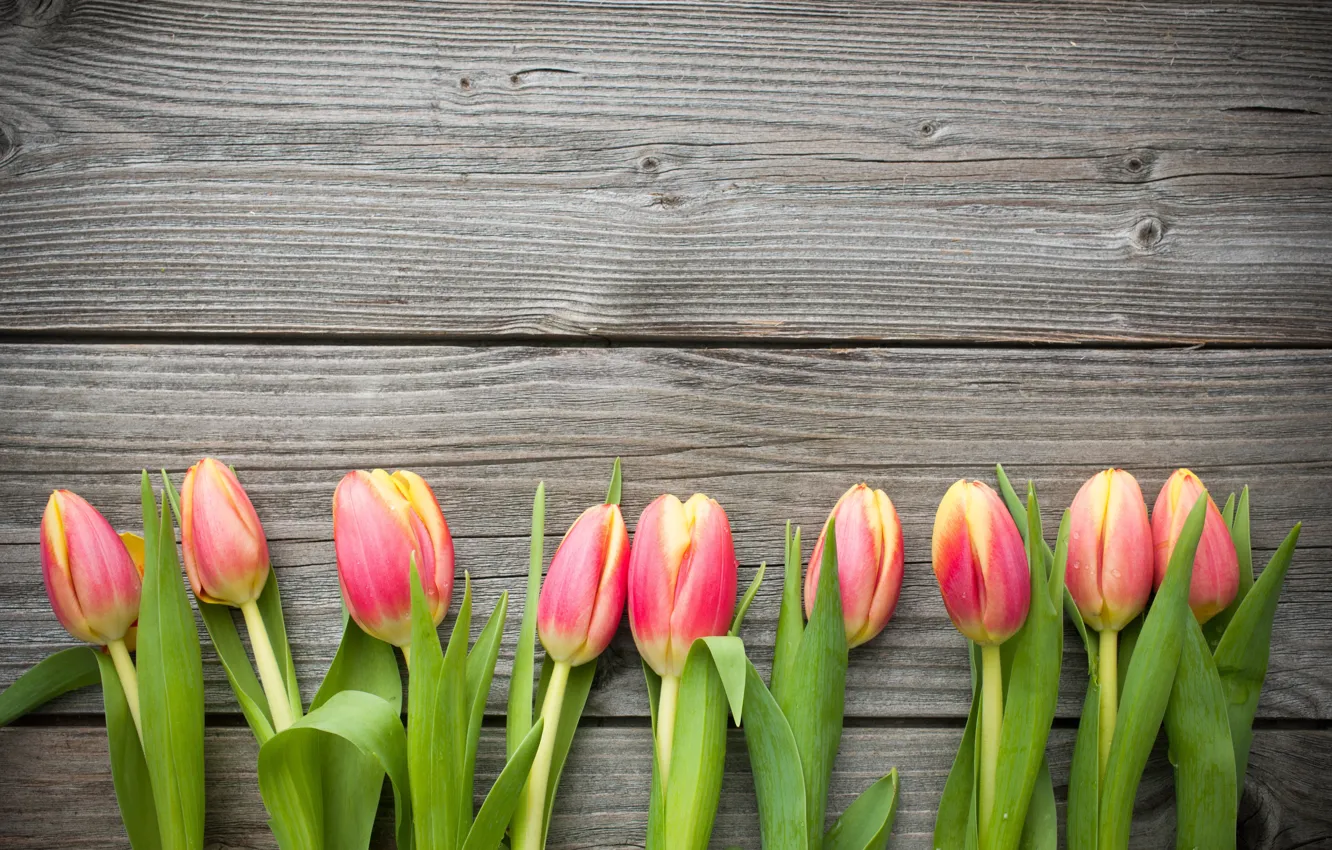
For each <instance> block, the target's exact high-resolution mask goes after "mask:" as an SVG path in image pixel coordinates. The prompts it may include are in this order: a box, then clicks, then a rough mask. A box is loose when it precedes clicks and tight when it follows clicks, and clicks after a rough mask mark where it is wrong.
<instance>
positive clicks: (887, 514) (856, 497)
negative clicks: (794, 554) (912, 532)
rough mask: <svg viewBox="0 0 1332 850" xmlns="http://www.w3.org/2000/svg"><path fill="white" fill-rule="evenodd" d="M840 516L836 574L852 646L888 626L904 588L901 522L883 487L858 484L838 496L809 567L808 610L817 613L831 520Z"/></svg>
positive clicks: (806, 589)
mask: <svg viewBox="0 0 1332 850" xmlns="http://www.w3.org/2000/svg"><path fill="white" fill-rule="evenodd" d="M834 519H835V520H836V521H837V579H838V581H839V582H840V584H841V591H842V617H843V618H844V619H845V621H846V644H847V648H848V649H850V648H854V647H857V646H860V645H861V644H862V643H865V642H866V641H868V640H869V639H870V638H872V637H874V636H875V635H877V634H878V633H879V632H881V631H883V627H884V626H886V625H888V620H889V619H891V618H892V616H893V610H894V609H896V608H897V597H898V595H899V594H900V593H901V592H902V523H901V521H899V520H898V518H897V510H896V509H895V508H894V507H893V503H892V501H891V500H889V498H888V495H887V494H886V493H884V492H883V491H882V490H871V489H870V488H869V487H868V486H867V485H865V484H857V485H856V486H854V487H852V488H851V489H850V490H847V491H846V492H845V493H843V494H842V498H840V499H838V500H837V504H836V505H835V506H834V507H833V509H832V513H830V514H829V515H828V520H827V522H825V523H824V524H823V530H822V531H821V532H819V539H818V542H817V543H815V544H814V551H813V553H812V554H811V555H810V556H809V569H808V570H807V571H806V572H805V616H806V617H809V616H810V615H812V614H813V613H814V598H815V595H816V591H817V589H818V586H819V566H820V565H821V564H822V563H823V542H824V538H825V537H827V535H828V526H829V525H830V524H831V523H832V522H833V520H834Z"/></svg>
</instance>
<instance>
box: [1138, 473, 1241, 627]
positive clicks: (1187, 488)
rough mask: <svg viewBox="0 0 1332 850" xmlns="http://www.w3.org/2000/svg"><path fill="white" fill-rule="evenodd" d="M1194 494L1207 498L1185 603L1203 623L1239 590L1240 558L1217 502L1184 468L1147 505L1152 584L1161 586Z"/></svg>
mask: <svg viewBox="0 0 1332 850" xmlns="http://www.w3.org/2000/svg"><path fill="white" fill-rule="evenodd" d="M1199 496H1206V497H1207V516H1206V518H1205V519H1204V520H1203V532H1202V538H1201V539H1200V540H1199V541H1198V551H1197V554H1196V555H1194V558H1193V582H1192V583H1191V584H1190V585H1189V607H1190V608H1192V609H1193V615H1194V616H1195V617H1197V618H1198V622H1199V623H1206V622H1207V621H1208V620H1210V619H1212V618H1213V617H1215V616H1216V615H1217V614H1219V613H1221V612H1222V611H1224V610H1225V609H1226V607H1227V606H1229V605H1230V603H1231V602H1233V601H1234V599H1235V594H1237V593H1238V592H1239V556H1238V555H1237V554H1236V552H1235V543H1234V541H1232V540H1231V539H1230V530H1229V529H1227V528H1226V521H1225V519H1224V518H1223V517H1222V516H1221V512H1220V511H1219V510H1217V507H1216V502H1213V501H1212V497H1211V496H1210V495H1208V494H1207V491H1206V489H1204V488H1203V484H1202V481H1200V480H1198V476H1196V475H1194V474H1193V473H1192V472H1190V471H1189V470H1187V469H1176V470H1175V471H1174V472H1173V473H1171V475H1170V478H1168V479H1167V480H1166V483H1165V485H1164V486H1162V487H1161V493H1160V495H1158V496H1157V497H1156V505H1155V506H1154V507H1153V508H1152V539H1153V540H1154V542H1155V545H1156V571H1155V586H1156V587H1157V588H1160V586H1161V582H1162V581H1165V574H1166V567H1167V566H1168V565H1169V563H1170V554H1171V553H1172V552H1173V551H1174V550H1175V542H1176V541H1177V540H1178V539H1179V534H1180V531H1181V530H1182V529H1183V527H1184V520H1186V519H1187V518H1188V516H1189V511H1190V510H1192V509H1193V506H1194V504H1196V503H1197V501H1198V497H1199Z"/></svg>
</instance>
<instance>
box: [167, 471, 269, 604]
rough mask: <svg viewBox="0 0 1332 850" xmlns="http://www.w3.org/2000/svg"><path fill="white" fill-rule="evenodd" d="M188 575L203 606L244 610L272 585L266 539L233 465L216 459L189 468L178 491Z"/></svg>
mask: <svg viewBox="0 0 1332 850" xmlns="http://www.w3.org/2000/svg"><path fill="white" fill-rule="evenodd" d="M180 515H181V518H180V539H181V547H180V548H181V551H182V553H183V554H184V556H185V557H184V561H185V574H186V575H188V576H189V578H190V587H192V588H193V589H194V595H195V596H197V597H198V598H199V599H200V600H202V601H204V602H211V603H214V604H222V605H231V606H234V607H240V606H241V605H244V604H245V603H247V602H252V601H254V600H256V599H258V598H259V594H260V593H261V592H263V589H264V584H265V583H266V582H267V581H268V540H267V538H265V537H264V527H263V525H262V524H260V522H259V515H258V514H256V513H255V512H254V505H252V504H250V497H249V496H248V495H247V494H246V493H245V488H243V487H241V484H240V481H238V480H237V479H236V473H234V472H232V471H231V467H229V466H227V465H226V464H224V463H222V462H221V461H217V460H214V459H212V458H204V459H203V460H201V461H199V462H198V463H196V464H195V465H194V466H191V467H190V469H189V471H188V472H186V473H185V483H184V484H183V485H182V486H181V490H180Z"/></svg>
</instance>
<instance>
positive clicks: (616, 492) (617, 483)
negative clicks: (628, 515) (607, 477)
mask: <svg viewBox="0 0 1332 850" xmlns="http://www.w3.org/2000/svg"><path fill="white" fill-rule="evenodd" d="M621 487H622V481H621V476H620V459H619V458H618V457H617V458H616V459H615V465H614V466H613V467H611V481H610V487H609V489H607V490H606V504H608V505H618V504H619V503H620V490H621Z"/></svg>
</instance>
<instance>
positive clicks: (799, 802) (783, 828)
mask: <svg viewBox="0 0 1332 850" xmlns="http://www.w3.org/2000/svg"><path fill="white" fill-rule="evenodd" d="M744 729H745V745H746V747H748V749H749V763H750V766H751V768H752V772H753V775H754V792H755V794H756V795H757V797H758V810H759V831H760V834H761V836H762V844H763V847H764V850H807V848H808V847H809V837H808V831H807V828H806V826H805V781H804V778H803V777H802V775H801V770H800V751H799V750H797V749H796V741H795V736H794V735H792V734H791V726H790V724H788V723H787V722H786V716H785V715H783V714H782V710H781V708H780V707H779V706H778V705H777V700H775V699H774V698H773V696H772V694H771V693H770V692H769V691H768V689H767V688H766V687H765V686H764V685H763V680H762V679H760V678H759V674H758V671H757V670H755V669H754V665H753V664H751V663H748V662H746V673H745V720H744Z"/></svg>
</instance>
